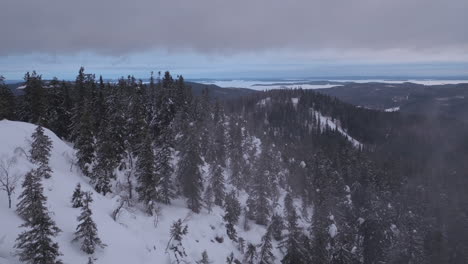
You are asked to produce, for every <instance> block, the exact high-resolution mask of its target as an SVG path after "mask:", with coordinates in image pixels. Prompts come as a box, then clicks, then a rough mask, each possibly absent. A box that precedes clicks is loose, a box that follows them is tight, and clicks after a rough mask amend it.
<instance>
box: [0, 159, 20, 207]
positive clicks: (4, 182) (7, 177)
mask: <svg viewBox="0 0 468 264" xmlns="http://www.w3.org/2000/svg"><path fill="white" fill-rule="evenodd" d="M15 164H16V158H15V157H11V158H7V157H2V158H0V190H4V191H5V192H6V193H7V195H8V208H11V195H12V194H13V193H14V191H15V188H16V184H17V183H18V181H19V179H20V175H19V174H17V173H13V172H12V171H11V170H12V168H13V166H14V165H15Z"/></svg>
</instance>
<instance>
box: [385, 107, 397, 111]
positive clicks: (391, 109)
mask: <svg viewBox="0 0 468 264" xmlns="http://www.w3.org/2000/svg"><path fill="white" fill-rule="evenodd" d="M398 111H400V107H399V106H397V107H392V108H387V109H385V112H398Z"/></svg>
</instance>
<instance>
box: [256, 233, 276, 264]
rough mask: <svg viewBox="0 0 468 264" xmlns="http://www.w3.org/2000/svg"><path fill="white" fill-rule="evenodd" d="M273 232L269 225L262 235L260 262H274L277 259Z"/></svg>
mask: <svg viewBox="0 0 468 264" xmlns="http://www.w3.org/2000/svg"><path fill="white" fill-rule="evenodd" d="M271 233H272V229H271V228H270V227H269V228H267V231H266V232H265V234H264V235H263V237H262V243H261V244H260V253H259V254H258V264H273V263H274V261H275V256H274V255H273V252H272V250H273V245H272V243H271Z"/></svg>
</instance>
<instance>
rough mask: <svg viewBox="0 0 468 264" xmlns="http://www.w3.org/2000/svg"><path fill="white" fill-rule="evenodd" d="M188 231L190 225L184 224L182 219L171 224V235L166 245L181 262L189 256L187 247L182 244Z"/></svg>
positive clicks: (177, 260)
mask: <svg viewBox="0 0 468 264" xmlns="http://www.w3.org/2000/svg"><path fill="white" fill-rule="evenodd" d="M187 233H188V226H187V225H183V222H182V219H179V220H177V221H176V222H174V223H173V224H172V226H171V237H170V239H169V242H168V244H167V247H166V252H167V250H168V249H169V250H171V251H172V254H173V255H174V257H175V259H176V262H177V263H181V262H182V261H183V259H184V258H185V257H186V256H187V253H185V248H184V246H183V245H182V239H183V237H184V236H185V235H187Z"/></svg>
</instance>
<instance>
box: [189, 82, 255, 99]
mask: <svg viewBox="0 0 468 264" xmlns="http://www.w3.org/2000/svg"><path fill="white" fill-rule="evenodd" d="M187 85H190V86H191V87H192V92H193V94H194V95H197V96H198V95H201V94H202V91H203V89H208V91H209V94H210V97H211V98H219V99H233V98H237V97H241V96H246V95H249V94H252V93H256V92H257V91H255V90H251V89H247V88H222V87H219V86H217V85H214V84H202V83H196V82H187Z"/></svg>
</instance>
